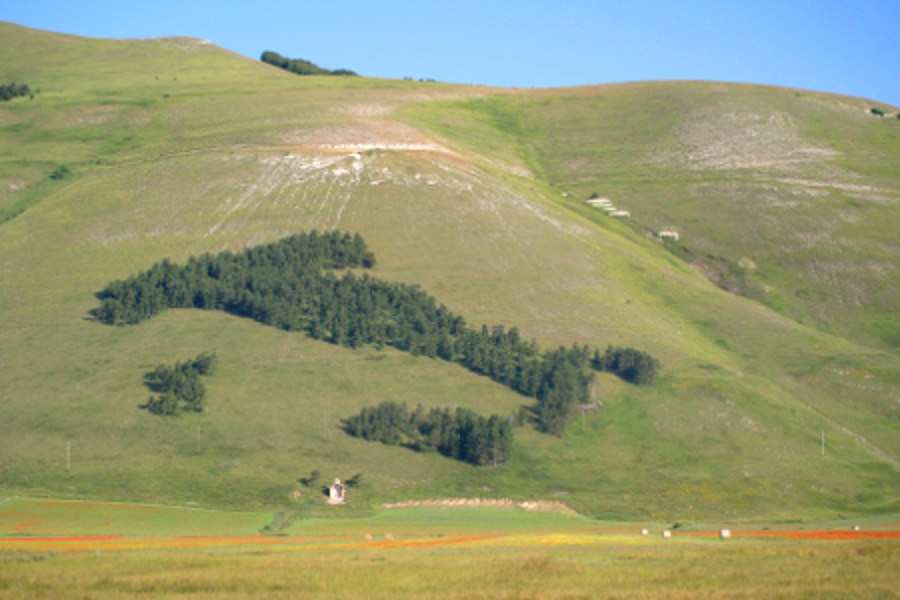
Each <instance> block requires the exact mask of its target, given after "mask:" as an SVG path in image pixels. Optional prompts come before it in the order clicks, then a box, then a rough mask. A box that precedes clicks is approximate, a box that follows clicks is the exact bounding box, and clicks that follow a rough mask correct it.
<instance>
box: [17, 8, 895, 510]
mask: <svg viewBox="0 0 900 600" xmlns="http://www.w3.org/2000/svg"><path fill="white" fill-rule="evenodd" d="M0 81H3V82H9V81H24V82H25V83H28V85H29V86H30V87H31V88H32V89H39V90H40V92H39V93H38V94H36V96H35V97H34V99H27V98H19V99H16V100H14V101H11V102H6V103H2V104H0V132H2V135H0V216H2V220H3V221H4V222H3V223H2V225H0V277H2V281H3V282H4V284H3V285H2V286H0V316H2V318H0V398H2V402H0V438H2V439H3V443H2V444H0V495H48V496H55V497H87V498H95V499H110V500H144V501H155V502H163V503H172V504H181V503H186V502H191V503H199V504H202V505H206V506H216V507H242V508H258V507H273V506H284V507H288V508H290V509H292V510H297V511H300V512H304V511H309V512H311V513H315V512H319V511H320V509H315V508H311V507H314V506H316V505H318V504H319V498H318V496H317V492H315V491H306V492H304V494H305V495H304V496H302V497H301V498H300V500H299V501H298V502H295V501H293V500H292V499H291V494H292V492H293V491H294V490H295V489H296V488H297V478H298V477H301V476H305V475H307V474H309V473H310V472H311V471H312V470H319V471H321V472H322V474H323V476H324V477H328V478H330V477H335V476H337V477H342V478H347V477H350V476H352V475H354V474H356V473H363V475H364V478H363V485H362V487H361V488H360V489H359V490H357V491H356V492H355V496H354V499H353V502H352V505H351V506H350V507H348V510H350V511H365V510H368V509H369V508H370V507H374V506H377V505H378V504H379V503H381V502H383V501H388V500H400V499H409V498H431V497H460V496H467V497H481V496H486V497H513V498H518V499H528V498H537V499H551V500H562V501H564V502H566V503H568V504H570V505H572V506H573V507H575V508H576V509H578V510H580V511H583V512H585V513H587V514H590V515H595V516H605V517H614V518H626V517H640V518H644V517H652V518H655V519H693V518H701V517H703V518H718V517H728V518H732V519H735V518H737V519H750V518H758V517H766V518H796V517H808V518H813V517H820V516H827V517H831V516H833V515H835V514H837V513H842V514H856V513H861V512H884V511H896V510H897V509H898V496H897V490H898V489H900V465H898V456H900V441H898V438H897V436H896V431H897V425H898V418H900V411H898V390H900V360H898V356H897V321H896V315H897V314H898V303H897V300H896V298H897V297H898V294H897V286H898V284H897V283H896V282H897V277H896V275H897V273H896V271H897V267H896V265H897V264H898V261H897V258H898V257H897V254H898V245H897V243H896V241H895V240H894V239H893V238H892V237H891V234H892V232H896V231H897V230H898V226H897V225H898V213H897V209H896V203H897V200H898V197H900V181H898V175H897V173H896V171H895V170H891V169H890V168H889V165H890V163H891V162H892V161H893V162H896V159H897V157H898V156H900V147H898V143H897V141H896V135H897V133H898V128H900V122H897V123H894V122H889V121H888V120H886V119H879V118H877V117H875V116H873V115H871V114H866V111H867V110H868V106H869V104H870V103H868V102H867V101H864V100H859V99H848V98H839V97H835V96H829V95H826V94H819V93H812V92H797V91H794V90H783V89H775V88H762V87H753V86H737V85H725V84H710V83H675V82H673V83H653V84H651V83H647V84H634V85H623V86H601V87H596V88H578V89H565V90H529V91H517V90H502V89H491V88H484V87H467V86H456V85H445V84H437V83H416V82H407V81H403V82H401V81H390V80H378V79H369V78H326V77H308V78H299V77H295V76H293V75H291V74H288V73H285V72H283V71H280V70H278V69H275V68H273V67H271V66H268V65H265V64H262V63H258V62H255V61H251V60H248V59H246V58H243V57H239V56H236V55H234V54H231V53H229V52H227V51H225V50H222V49H221V48H217V47H216V46H214V45H211V44H208V43H204V42H200V41H198V40H193V39H188V38H177V39H162V40H141V41H118V40H93V39H84V38H76V37H72V36H65V35H59V34H51V33H46V32H40V31H34V30H30V29H25V28H21V27H18V26H15V25H12V24H6V23H0ZM895 121H896V120H895ZM61 166H65V167H66V169H67V171H68V172H67V173H66V174H65V176H63V177H62V178H56V179H54V178H51V177H50V175H51V174H53V173H54V172H58V169H59V168H60V167H61ZM593 192H596V193H598V194H600V195H603V196H607V197H609V198H610V199H611V201H612V202H614V203H615V204H616V206H620V207H622V208H625V209H627V210H629V211H630V212H631V215H632V216H631V218H630V219H624V220H619V219H613V218H610V217H607V216H606V215H605V214H603V212H602V211H600V210H598V209H596V208H593V207H591V206H589V205H588V204H586V203H585V202H584V200H585V199H586V198H587V196H588V195H589V194H591V193H593ZM311 228H318V229H320V230H321V229H331V228H340V229H343V230H348V231H358V232H360V233H361V234H362V235H363V237H364V238H365V239H366V241H367V242H368V244H369V246H370V247H371V248H372V250H373V251H374V252H375V254H376V256H377V259H378V268H377V269H376V270H375V271H376V274H377V276H379V277H381V278H384V279H389V280H394V281H402V282H406V283H415V284H419V285H421V286H422V287H423V288H424V289H425V290H427V291H428V292H429V293H430V294H432V295H434V296H435V297H437V298H438V299H439V300H440V301H441V302H444V303H446V305H447V306H448V307H449V308H450V309H451V310H453V311H454V312H456V313H458V314H461V315H463V316H464V317H465V318H466V320H467V322H468V323H470V324H474V325H478V324H481V323H486V324H497V323H503V324H505V325H507V326H512V325H516V326H518V327H519V328H520V329H521V331H522V332H523V334H524V336H525V337H526V338H531V337H533V338H535V339H537V341H538V342H539V343H540V344H541V346H542V347H552V346H554V345H558V344H566V345H568V344H571V343H573V342H578V343H590V344H592V345H596V346H600V347H605V345H606V344H607V343H612V344H616V345H626V346H633V347H637V348H640V349H643V350H646V351H648V352H650V353H652V354H653V355H654V356H656V357H657V358H659V359H660V361H661V362H662V364H663V372H662V376H661V377H660V378H659V379H658V381H657V382H656V383H655V384H654V385H653V386H650V387H647V388H637V387H634V386H630V385H628V384H625V383H623V382H621V381H619V380H617V379H615V378H612V377H609V376H606V375H601V376H599V377H598V381H597V386H596V394H597V398H598V399H600V400H602V401H603V402H604V404H605V408H604V409H603V410H601V411H598V412H595V413H592V414H589V415H586V416H585V417H584V418H579V419H578V420H576V421H575V422H574V423H573V424H572V426H571V427H570V429H569V432H568V433H567V434H566V435H565V436H564V437H562V438H556V437H551V436H546V435H542V434H539V433H537V432H536V431H534V430H533V429H531V428H527V427H526V428H522V429H519V430H517V433H516V435H517V437H516V446H515V449H514V452H515V455H514V458H513V460H512V461H511V462H510V463H508V464H507V465H504V466H502V467H498V468H477V467H473V466H470V465H465V464H461V463H456V462H453V461H450V460H448V459H445V458H443V457H441V456H439V455H437V454H428V453H423V454H417V453H413V452H411V451H409V450H405V449H402V448H391V447H385V446H381V445H377V444H372V443H367V442H364V441H361V440H356V439H353V438H350V437H348V436H346V435H345V434H344V433H343V432H342V431H341V430H340V422H341V419H343V418H346V417H348V416H350V415H351V414H354V413H355V412H357V411H358V410H359V408H361V407H362V406H365V405H370V404H376V403H378V402H381V401H384V400H397V401H405V402H407V403H408V404H413V405H414V404H416V403H420V402H421V403H422V404H424V405H426V406H448V405H449V406H453V405H459V406H465V407H468V408H472V409H474V410H477V411H479V412H481V413H482V414H490V413H494V412H496V413H503V414H505V413H508V412H512V411H514V410H516V409H518V407H520V406H522V405H529V404H530V402H529V400H528V399H527V398H523V397H521V396H519V395H517V394H515V393H514V392H511V391H509V390H508V389H506V388H503V387H501V386H498V385H497V384H494V383H492V382H491V381H489V380H487V379H485V378H483V377H479V376H477V375H474V374H472V373H469V372H467V371H465V370H462V369H461V368H459V367H456V366H454V365H451V364H448V363H443V362H440V361H434V360H430V359H427V358H423V357H412V356H409V355H406V354H402V353H399V352H396V351H391V350H383V351H378V350H375V349H373V348H364V349H361V350H356V351H354V350H349V349H345V348H340V347H336V346H331V345H328V344H325V343H322V342H316V341H313V340H309V339H307V338H304V337H302V336H300V335H298V334H295V333H287V332H282V331H278V330H275V329H272V328H267V327H265V326H262V325H260V324H257V323H253V322H250V321H247V320H242V319H239V318H236V317H233V316H228V315H225V314H221V313H211V312H200V311H172V312H169V313H166V314H164V315H162V316H160V317H158V318H155V319H153V320H151V321H149V322H147V323H144V324H141V325H138V326H133V327H121V328H116V327H108V326H105V325H102V324H99V323H97V322H95V321H92V320H91V319H90V318H89V311H90V309H92V308H94V307H96V306H97V304H98V302H97V300H96V298H95V297H94V294H95V293H96V292H97V291H99V290H100V289H102V288H103V287H104V286H105V285H106V284H107V283H108V282H109V281H111V280H113V279H119V278H124V277H127V276H129V275H131V274H133V273H136V272H138V271H141V270H144V269H146V268H147V267H149V266H150V265H152V264H153V263H155V262H157V261H159V260H161V259H162V258H164V257H168V258H170V259H172V260H173V261H176V262H178V261H184V260H186V259H187V258H188V257H189V256H191V255H195V254H199V253H203V252H218V251H221V250H224V249H231V250H238V249H241V248H244V247H245V246H247V245H253V244H258V243H262V242H267V241H272V240H276V239H279V238H281V237H283V236H286V235H288V234H290V233H294V232H298V231H303V230H307V229H311ZM662 228H677V229H678V231H679V232H680V233H681V236H682V237H681V243H679V244H677V245H674V246H672V245H671V244H669V243H667V244H663V243H661V242H659V241H658V240H656V239H654V238H653V236H652V235H650V232H658V231H659V230H660V229H662ZM743 259H746V260H743ZM704 273H705V274H704ZM710 279H712V280H714V281H716V282H717V283H719V284H720V285H716V284H715V283H713V282H711V281H710ZM723 286H725V287H731V289H732V290H733V291H734V292H738V293H732V292H729V291H726V290H724V289H722V287H723ZM211 351H214V352H217V353H218V355H219V370H218V372H217V373H216V375H214V376H213V377H211V378H209V380H208V382H207V388H208V411H207V412H205V413H203V414H201V415H189V416H185V417H183V418H180V419H174V420H172V419H160V418H157V417H153V416H151V415H148V414H147V413H146V412H144V411H141V410H139V409H138V405H139V404H141V403H142V402H143V401H145V400H146V397H147V396H148V394H149V393H148V391H147V389H146V388H145V387H144V386H143V384H142V376H143V374H144V373H145V372H146V371H148V370H150V369H152V368H153V367H154V366H156V365H157V364H159V363H167V364H170V363H173V362H174V361H175V360H184V359H187V358H190V357H193V356H196V355H197V354H199V353H201V352H211ZM823 434H824V436H825V440H826V443H825V453H824V455H823V453H822V436H823Z"/></svg>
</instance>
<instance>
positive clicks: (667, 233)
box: [659, 229, 680, 242]
mask: <svg viewBox="0 0 900 600" xmlns="http://www.w3.org/2000/svg"><path fill="white" fill-rule="evenodd" d="M679 237H680V236H679V235H678V232H677V231H673V230H670V229H667V230H663V231H660V232H659V239H661V240H675V241H676V242H677V241H678V238H679Z"/></svg>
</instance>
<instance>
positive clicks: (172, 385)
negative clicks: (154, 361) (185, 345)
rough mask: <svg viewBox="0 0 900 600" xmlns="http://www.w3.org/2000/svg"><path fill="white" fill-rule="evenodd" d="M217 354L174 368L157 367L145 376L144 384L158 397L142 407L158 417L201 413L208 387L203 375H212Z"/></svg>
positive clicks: (151, 398) (177, 365) (152, 397)
mask: <svg viewBox="0 0 900 600" xmlns="http://www.w3.org/2000/svg"><path fill="white" fill-rule="evenodd" d="M215 364H216V355H215V354H201V355H199V356H198V357H197V358H195V359H193V360H190V361H187V362H184V363H182V362H176V363H175V365H174V366H171V367H170V366H166V365H158V366H157V367H156V368H155V369H154V370H152V371H150V372H148V373H146V374H145V375H144V383H145V385H146V386H147V387H148V388H150V390H151V391H153V392H156V395H154V396H151V397H150V399H149V400H147V403H146V404H144V405H143V408H146V409H147V411H149V412H151V413H153V414H155V415H167V416H175V415H179V414H181V413H183V412H201V411H202V410H203V407H204V402H205V400H206V387H205V386H204V385H203V382H202V381H200V376H201V375H210V374H211V373H212V371H213V369H214V368H215Z"/></svg>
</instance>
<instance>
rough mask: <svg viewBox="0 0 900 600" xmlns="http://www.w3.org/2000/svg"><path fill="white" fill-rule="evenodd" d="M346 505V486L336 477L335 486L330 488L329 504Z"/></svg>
mask: <svg viewBox="0 0 900 600" xmlns="http://www.w3.org/2000/svg"><path fill="white" fill-rule="evenodd" d="M343 503H344V484H342V483H341V480H340V479H338V478H337V477H335V479H334V485H332V486H331V487H330V488H328V504H343Z"/></svg>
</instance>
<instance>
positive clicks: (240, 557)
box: [0, 500, 900, 598]
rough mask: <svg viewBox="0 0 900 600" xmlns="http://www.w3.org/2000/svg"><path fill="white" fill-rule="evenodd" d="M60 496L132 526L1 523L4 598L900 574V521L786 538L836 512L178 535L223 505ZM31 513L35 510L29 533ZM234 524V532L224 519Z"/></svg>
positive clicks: (49, 516)
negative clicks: (60, 529) (799, 521)
mask: <svg viewBox="0 0 900 600" xmlns="http://www.w3.org/2000/svg"><path fill="white" fill-rule="evenodd" d="M58 504H59V503H57V502H54V501H47V502H44V501H26V500H14V501H7V502H5V503H3V504H0V530H2V529H9V528H16V527H15V524H16V523H19V524H20V525H21V524H23V521H22V519H23V518H31V519H33V520H35V519H36V520H41V519H44V525H43V526H44V527H46V526H49V527H51V528H52V526H53V525H52V523H53V521H54V520H55V519H56V516H57V514H58V512H59V509H60V507H59V506H58ZM68 509H69V510H70V511H71V512H72V513H73V517H74V518H72V519H69V520H67V521H65V522H66V523H69V524H72V523H80V524H81V527H83V528H84V529H83V530H82V533H87V532H91V531H97V529H96V528H97V527H98V526H99V525H100V522H99V521H97V520H96V519H95V520H94V521H93V522H91V521H90V519H91V518H95V517H96V516H97V515H98V514H104V513H105V514H106V515H107V516H109V517H112V518H113V520H115V519H116V517H117V516H121V515H124V514H128V513H130V514H131V515H132V516H133V517H137V518H138V521H139V525H138V526H137V529H136V532H139V535H124V536H112V537H110V536H97V537H91V536H84V537H82V538H75V537H72V536H71V535H70V536H63V537H57V538H54V537H53V536H50V537H47V536H35V535H32V536H28V535H24V532H21V533H20V535H19V536H9V535H8V534H4V535H2V537H0V563H2V566H3V568H2V569H0V597H3V598H25V597H33V596H35V595H40V596H43V597H54V596H70V595H72V594H77V595H78V596H79V597H84V598H126V597H132V596H134V595H144V596H148V597H157V596H167V597H171V596H178V597H185V598H248V597H259V595H260V594H263V595H265V596H266V597H272V598H282V597H283V598H288V597H292V598H296V597H322V596H328V597H332V598H352V597H359V596H360V595H365V597H367V598H393V597H397V596H403V597H410V598H433V597H440V598H571V597H585V598H593V597H606V598H617V597H635V596H639V597H642V598H713V597H715V598H721V597H729V598H807V597H835V598H837V597H846V596H847V595H848V593H849V595H852V596H854V597H865V598H892V597H896V596H895V593H896V589H897V586H898V585H900V569H898V568H897V567H898V558H897V557H898V554H897V550H898V544H900V540H898V539H897V536H896V534H897V522H896V520H894V521H893V522H891V521H890V520H887V519H881V520H876V521H869V522H867V523H864V524H863V527H864V528H865V529H866V530H867V531H868V530H878V531H881V532H885V531H886V532H892V534H891V535H893V537H890V538H881V539H879V538H872V539H862V538H861V539H856V540H848V541H839V542H835V541H825V540H824V538H822V539H816V538H815V536H814V535H809V536H806V537H804V538H802V539H798V538H796V537H794V538H792V537H791V535H792V534H796V533H800V532H803V530H804V529H813V530H817V528H820V527H828V528H830V530H832V531H843V532H848V530H849V528H850V522H840V523H830V524H827V525H806V526H801V525H793V526H783V525H782V526H777V527H772V528H771V529H770V528H768V527H766V529H765V530H763V531H759V530H757V531H756V533H757V534H759V533H770V534H773V536H771V537H752V534H753V533H754V532H753V531H751V530H750V529H749V527H750V526H744V527H743V528H739V529H738V530H736V531H735V536H736V537H734V538H732V539H730V540H720V539H717V538H716V537H715V535H714V527H713V526H711V525H694V526H688V527H685V528H683V529H680V530H676V532H675V536H674V537H673V538H672V539H668V540H666V539H663V538H662V537H660V535H659V533H660V530H661V529H662V528H663V527H664V526H665V525H662V524H651V525H649V526H650V527H651V529H652V533H651V535H648V536H642V535H640V533H639V532H640V527H642V526H647V524H643V525H641V524H637V523H609V522H600V521H594V520H591V519H587V518H585V517H582V516H579V515H572V514H558V513H544V512H526V511H523V510H521V509H515V508H437V507H430V508H407V509H397V510H387V511H381V512H379V513H378V514H376V515H373V516H371V517H367V518H357V519H353V518H342V517H336V518H322V519H315V520H310V521H298V522H296V523H295V524H294V525H293V526H292V527H291V528H290V534H289V535H281V536H259V535H248V532H247V530H246V527H247V525H248V524H249V523H251V522H254V521H256V520H257V516H253V515H246V517H247V518H246V520H244V519H242V518H241V517H240V516H239V515H237V514H236V515H233V517H232V518H231V519H230V520H228V523H229V525H228V526H225V527H223V528H221V529H219V534H217V535H206V536H201V537H196V536H187V537H185V536H184V535H183V534H181V535H180V536H178V535H172V529H171V526H172V525H173V524H174V523H175V522H179V523H181V526H182V527H184V530H185V531H201V530H207V531H211V530H209V529H208V523H209V520H210V517H213V518H215V516H216V515H217V513H216V512H215V511H202V510H184V509H173V508H168V509H165V508H160V507H148V506H139V505H131V506H128V505H115V504H109V503H99V504H92V503H70V505H69V506H68ZM28 511H30V513H29V514H30V517H27V516H26V514H25V513H26V512H28ZM79 513H83V514H82V515H81V516H82V517H84V516H85V514H86V515H88V519H87V520H85V519H84V518H80V517H79ZM142 513H146V515H147V516H149V517H150V519H149V520H142V519H141V518H140V515H141V514H142ZM161 513H165V514H167V515H168V518H166V519H160V518H159V514H161ZM204 513H208V514H204ZM154 515H155V516H154ZM218 516H219V517H221V515H218ZM213 520H214V519H213ZM223 522H224V520H223ZM192 524H193V525H192ZM120 525H121V523H120ZM41 527H42V526H41V525H39V524H38V522H37V521H33V525H32V529H33V530H34V531H35V532H39V531H40V530H41ZM757 527H758V525H757ZM101 528H102V527H101ZM154 528H156V532H157V535H154V534H153V531H154ZM229 528H231V535H228V534H225V533H224V531H225V530H226V529H229ZM76 529H77V527H76ZM125 530H127V527H124V528H119V529H117V531H119V532H120V533H122V532H123V531H125ZM69 531H70V533H73V532H74V529H72V530H69ZM706 534H709V535H706ZM779 535H781V537H778V536H779Z"/></svg>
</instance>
